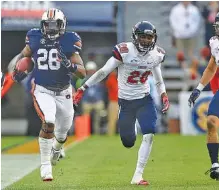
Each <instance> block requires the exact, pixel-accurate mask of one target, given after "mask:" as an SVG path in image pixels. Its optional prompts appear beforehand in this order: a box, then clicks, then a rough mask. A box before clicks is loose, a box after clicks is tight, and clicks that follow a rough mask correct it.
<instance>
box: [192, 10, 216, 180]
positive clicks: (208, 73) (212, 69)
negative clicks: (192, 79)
mask: <svg viewBox="0 0 219 190" xmlns="http://www.w3.org/2000/svg"><path fill="white" fill-rule="evenodd" d="M214 28H215V34H216V35H215V36H213V37H212V38H211V39H210V40H209V44H210V47H211V59H210V60H209V63H208V66H207V67H206V69H205V71H204V73H203V76H202V78H201V80H200V83H199V84H198V86H197V88H196V89H194V90H193V92H192V94H191V96H190V98H189V106H191V105H192V104H194V103H195V101H196V99H197V98H198V97H199V95H200V93H201V91H202V90H203V89H204V87H205V86H206V85H207V84H208V83H209V82H210V80H211V79H212V78H213V76H214V75H215V73H216V71H217V68H218V66H219V13H217V15H216V18H215V22H214ZM218 84H219V81H218ZM207 115H208V116H207V127H208V129H207V130H208V132H207V148H208V152H209V157H210V160H211V164H212V166H211V169H210V170H208V171H207V172H206V174H208V173H209V172H210V177H211V178H212V179H215V180H219V163H218V149H219V139H218V133H217V128H218V127H219V89H217V92H216V93H215V95H214V97H213V98H212V100H211V102H210V104H209V108H208V114H207Z"/></svg>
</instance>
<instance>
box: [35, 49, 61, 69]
mask: <svg viewBox="0 0 219 190" xmlns="http://www.w3.org/2000/svg"><path fill="white" fill-rule="evenodd" d="M37 54H38V56H39V57H38V58H37V64H38V69H40V70H48V69H50V70H58V69H59V68H60V62H58V61H57V49H51V50H49V51H48V50H47V49H38V51H37Z"/></svg>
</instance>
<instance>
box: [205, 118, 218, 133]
mask: <svg viewBox="0 0 219 190" xmlns="http://www.w3.org/2000/svg"><path fill="white" fill-rule="evenodd" d="M217 123H218V118H217V117H216V116H213V115H209V116H208V117H207V126H208V130H209V129H210V130H211V129H212V128H216V127H217Z"/></svg>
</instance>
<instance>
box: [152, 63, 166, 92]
mask: <svg viewBox="0 0 219 190" xmlns="http://www.w3.org/2000/svg"><path fill="white" fill-rule="evenodd" d="M160 67H161V66H160V64H159V65H157V66H156V67H154V68H153V70H152V74H153V77H154V82H155V85H156V87H157V92H158V93H159V94H160V95H161V94H162V93H164V92H166V88H165V84H164V81H163V77H162V74H161V68H160Z"/></svg>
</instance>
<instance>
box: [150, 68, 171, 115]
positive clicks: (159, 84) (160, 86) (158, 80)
mask: <svg viewBox="0 0 219 190" xmlns="http://www.w3.org/2000/svg"><path fill="white" fill-rule="evenodd" d="M152 73H153V77H154V81H155V85H156V88H157V91H158V94H160V96H161V101H162V104H163V106H162V110H161V111H162V112H163V113H166V112H167V110H168V109H169V107H170V103H169V99H168V96H167V93H166V87H165V84H164V81H163V77H162V73H161V66H160V64H159V65H158V66H156V67H155V68H153V70H152Z"/></svg>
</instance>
